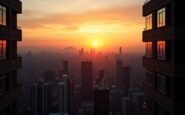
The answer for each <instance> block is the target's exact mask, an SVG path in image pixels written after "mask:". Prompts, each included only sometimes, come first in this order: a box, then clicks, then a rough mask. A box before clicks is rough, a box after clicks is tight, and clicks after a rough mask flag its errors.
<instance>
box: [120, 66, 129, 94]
mask: <svg viewBox="0 0 185 115" xmlns="http://www.w3.org/2000/svg"><path fill="white" fill-rule="evenodd" d="M122 82H123V86H124V89H123V94H124V96H128V92H129V88H130V67H129V66H124V67H123V81H122Z"/></svg>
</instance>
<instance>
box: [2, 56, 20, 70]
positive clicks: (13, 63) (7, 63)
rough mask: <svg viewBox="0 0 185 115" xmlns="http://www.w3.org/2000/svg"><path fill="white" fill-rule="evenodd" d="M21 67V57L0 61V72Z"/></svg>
mask: <svg viewBox="0 0 185 115" xmlns="http://www.w3.org/2000/svg"><path fill="white" fill-rule="evenodd" d="M21 67H22V58H21V57H17V58H14V59H9V60H1V61H0V74H6V73H7V72H9V71H12V70H17V69H19V68H21Z"/></svg>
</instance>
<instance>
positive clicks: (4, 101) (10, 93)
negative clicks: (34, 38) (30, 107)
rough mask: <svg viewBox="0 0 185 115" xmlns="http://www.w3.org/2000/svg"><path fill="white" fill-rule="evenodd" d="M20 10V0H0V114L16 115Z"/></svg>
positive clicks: (20, 33)
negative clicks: (18, 15)
mask: <svg viewBox="0 0 185 115" xmlns="http://www.w3.org/2000/svg"><path fill="white" fill-rule="evenodd" d="M21 12H22V3H21V1H20V0H0V115H17V97H18V96H19V94H20V85H18V82H17V70H18V69H19V68H21V57H18V55H17V41H21V40H22V31H21V30H20V28H18V27H17V14H20V13H21Z"/></svg>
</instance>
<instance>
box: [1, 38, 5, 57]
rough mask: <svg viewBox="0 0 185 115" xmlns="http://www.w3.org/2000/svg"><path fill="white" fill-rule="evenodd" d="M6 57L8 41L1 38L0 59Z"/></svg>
mask: <svg viewBox="0 0 185 115" xmlns="http://www.w3.org/2000/svg"><path fill="white" fill-rule="evenodd" d="M5 58H6V41H5V40H0V60H3V59H5Z"/></svg>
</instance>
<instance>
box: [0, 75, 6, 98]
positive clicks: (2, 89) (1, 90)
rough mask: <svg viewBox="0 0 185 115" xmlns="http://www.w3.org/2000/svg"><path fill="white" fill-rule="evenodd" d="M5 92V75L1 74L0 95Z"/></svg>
mask: <svg viewBox="0 0 185 115" xmlns="http://www.w3.org/2000/svg"><path fill="white" fill-rule="evenodd" d="M4 93H5V77H2V76H0V96H2V95H4Z"/></svg>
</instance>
